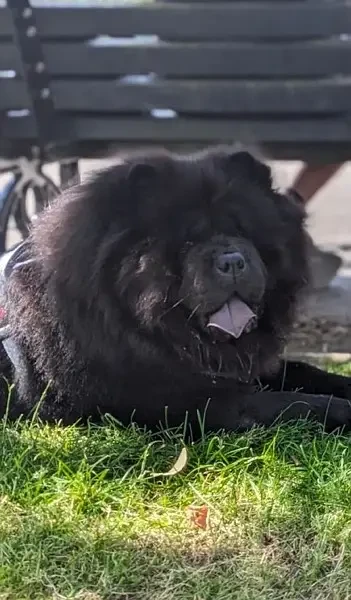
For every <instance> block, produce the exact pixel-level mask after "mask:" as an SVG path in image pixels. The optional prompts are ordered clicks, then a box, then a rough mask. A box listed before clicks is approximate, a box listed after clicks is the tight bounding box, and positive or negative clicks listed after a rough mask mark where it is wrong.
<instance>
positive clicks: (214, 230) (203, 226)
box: [33, 149, 307, 377]
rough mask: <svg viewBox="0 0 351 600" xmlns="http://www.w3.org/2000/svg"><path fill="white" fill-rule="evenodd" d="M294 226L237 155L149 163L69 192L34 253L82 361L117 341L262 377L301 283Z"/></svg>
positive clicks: (256, 167) (296, 209) (301, 254)
mask: <svg viewBox="0 0 351 600" xmlns="http://www.w3.org/2000/svg"><path fill="white" fill-rule="evenodd" d="M303 220H304V212H303V208H302V206H301V205H300V204H299V203H298V202H297V201H296V199H294V198H289V197H287V196H285V195H282V194H280V193H278V192H277V191H276V190H274V189H273V188H272V182H271V173H270V169H269V168H268V167H267V166H266V165H264V164H262V163H261V162H259V161H258V160H256V159H255V158H254V157H253V156H251V155H250V154H248V153H246V152H236V153H232V152H230V151H227V150H224V149H215V150H210V151H208V152H203V153H199V154H194V155H190V156H186V157H179V156H176V157H175V156H173V155H169V154H167V153H160V154H151V155H150V154H147V155H145V156H140V155H139V156H131V157H129V158H127V159H125V160H124V162H123V163H121V164H118V165H116V166H113V167H112V168H108V169H107V170H105V171H102V172H101V173H99V174H98V175H96V176H95V177H94V178H93V179H92V180H91V181H89V182H88V183H86V184H83V185H82V186H78V187H76V188H74V189H73V190H71V191H70V192H68V193H67V194H66V196H65V197H64V198H63V199H60V200H59V201H58V202H57V204H56V205H55V206H54V207H53V208H52V209H51V210H49V211H48V212H47V213H46V214H45V215H44V216H43V217H42V218H41V219H40V220H39V223H38V225H37V227H36V228H35V231H34V234H33V243H34V247H35V248H36V252H37V255H38V256H40V257H41V260H42V264H43V269H44V270H43V277H44V279H45V281H46V282H47V283H46V286H47V289H50V293H51V294H52V295H53V297H54V301H55V302H54V304H55V310H56V311H57V315H56V316H58V318H59V319H60V320H61V321H62V320H63V321H66V322H67V327H69V330H70V331H71V332H72V335H74V336H75V337H76V338H78V341H79V343H80V345H81V347H82V348H83V351H84V352H90V351H91V352H95V353H96V352H97V353H100V355H101V356H104V353H106V356H107V354H108V356H109V359H110V360H111V361H112V362H113V356H114V355H115V360H117V359H118V356H119V340H120V339H121V335H124V336H129V338H133V340H134V342H133V343H134V346H135V348H136V347H137V346H138V343H140V344H141V345H142V343H143V340H145V342H146V341H147V343H148V344H151V345H152V344H155V345H156V346H157V348H158V350H159V349H162V352H164V353H165V356H166V355H169V356H171V355H172V356H174V357H175V358H178V359H180V360H182V361H183V362H184V361H187V360H188V361H190V362H191V363H192V364H193V366H194V365H197V366H198V367H199V368H200V369H202V370H207V371H212V372H213V371H223V372H224V371H226V370H227V371H228V370H230V371H231V372H234V373H237V374H238V376H240V377H243V376H244V374H245V373H248V372H249V370H250V372H251V371H252V369H253V371H252V372H253V374H254V375H257V373H258V372H262V371H263V370H265V369H266V368H267V365H269V363H270V361H271V358H272V355H275V354H276V352H277V349H278V346H279V344H280V343H281V340H282V339H283V337H284V335H285V334H286V331H287V330H288V328H289V326H290V324H291V320H292V318H293V308H294V306H295V301H296V295H297V292H298V291H299V289H300V288H301V287H302V285H303V284H304V283H305V281H306V279H307V275H306V260H305V239H304V231H303ZM138 340H139V342H138Z"/></svg>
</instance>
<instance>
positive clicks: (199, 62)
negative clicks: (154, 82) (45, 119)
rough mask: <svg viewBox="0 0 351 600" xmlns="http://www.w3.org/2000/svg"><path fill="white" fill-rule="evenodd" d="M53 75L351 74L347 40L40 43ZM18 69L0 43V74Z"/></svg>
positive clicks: (8, 49) (11, 48) (9, 51)
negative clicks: (96, 44) (128, 44)
mask: <svg viewBox="0 0 351 600" xmlns="http://www.w3.org/2000/svg"><path fill="white" fill-rule="evenodd" d="M43 50H44V56H45V57H46V61H47V68H48V70H49V73H50V74H51V75H52V76H60V77H62V76H65V75H69V76H76V77H86V76H95V77H101V78H103V77H104V76H109V77H111V76H113V77H117V76H119V75H127V74H129V73H134V74H136V73H138V74H147V73H157V74H159V75H164V76H169V77H211V76H213V77H216V78H220V77H222V78H225V77H250V76H255V75H256V76H258V77H294V76H301V77H307V76H309V77H318V76H325V75H333V74H336V73H345V74H350V73H351V59H350V56H351V40H350V41H347V42H343V41H340V40H326V41H323V42H322V41H320V42H296V43H293V44H287V43H281V44H225V45H224V44H213V43H212V44H206V45H205V44H168V45H165V46H159V47H157V46H156V47H150V46H149V47H135V46H134V47H131V48H125V47H94V46H89V45H84V44H79V43H77V44H72V43H64V44H50V43H49V44H44V47H43ZM5 69H14V70H16V71H17V70H19V71H20V65H19V60H18V54H17V51H16V48H15V47H14V46H13V45H11V44H9V43H5V44H4V43H2V44H1V43H0V70H5Z"/></svg>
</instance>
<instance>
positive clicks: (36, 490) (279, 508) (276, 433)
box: [0, 366, 351, 600]
mask: <svg viewBox="0 0 351 600" xmlns="http://www.w3.org/2000/svg"><path fill="white" fill-rule="evenodd" d="M344 370H345V371H346V372H349V373H351V366H349V367H346V368H345V369H344ZM0 436H1V441H0V456H1V459H0V599H1V600H12V599H16V600H27V599H33V600H34V599H35V600H40V599H49V598H50V599H55V600H64V599H68V598H75V599H77V600H78V599H79V600H100V599H105V600H138V599H140V600H235V599H238V600H246V599H252V600H261V599H262V600H269V599H274V600H278V599H281V600H287V599H294V600H296V599H301V600H302V599H307V598H308V599H311V600H317V599H321V600H322V599H323V600H325V599H333V600H337V599H340V600H341V599H342V600H347V599H348V598H351V437H350V438H348V437H347V436H335V435H326V434H325V433H324V432H323V431H322V429H321V428H319V427H317V426H314V425H313V426H312V425H310V424H309V425H308V424H306V423H300V424H298V425H294V426H284V427H276V428H275V429H273V430H270V431H263V430H260V429H257V430H255V431H251V432H250V433H248V434H246V435H222V436H211V437H209V438H207V439H204V440H203V441H201V442H199V443H197V444H196V445H188V446H187V464H186V465H185V468H184V469H183V470H182V471H181V472H178V473H175V474H174V473H173V474H167V471H169V469H170V468H171V467H172V465H173V464H174V463H175V462H176V460H177V457H179V455H180V454H181V452H182V449H183V448H184V445H183V442H182V440H181V437H180V436H179V435H178V436H177V435H176V434H166V433H165V434H164V435H163V437H162V439H161V438H160V437H155V436H151V435H150V434H146V433H143V432H138V431H137V430H136V429H133V428H130V429H129V430H124V431H123V430H120V429H119V428H118V427H117V426H116V424H115V423H113V422H112V421H108V420H107V421H106V423H105V424H104V426H101V427H93V426H92V427H90V428H88V429H87V428H79V427H70V428H61V427H48V426H43V425H39V424H38V423H31V424H25V423H17V424H13V425H9V424H6V423H4V424H1V423H0ZM181 456H182V457H184V450H183V452H182V454H181ZM175 470H177V469H175ZM194 505H195V506H205V507H207V510H208V519H207V522H206V527H204V528H201V527H199V526H197V525H196V523H195V522H194V518H192V517H193V516H194V514H195V511H194V510H190V509H189V507H191V506H194Z"/></svg>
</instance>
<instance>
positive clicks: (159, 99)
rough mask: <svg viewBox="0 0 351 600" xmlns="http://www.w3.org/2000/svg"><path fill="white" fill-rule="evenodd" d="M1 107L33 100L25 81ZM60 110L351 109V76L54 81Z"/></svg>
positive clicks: (8, 90)
mask: <svg viewBox="0 0 351 600" xmlns="http://www.w3.org/2000/svg"><path fill="white" fill-rule="evenodd" d="M1 89H2V95H1V96H0V110H1V109H9V108H12V109H20V108H23V107H26V106H28V105H29V99H28V95H27V92H26V88H25V85H24V83H23V82H22V81H16V80H11V79H8V80H4V81H3V82H2V84H1ZM51 89H52V93H53V99H54V105H55V108H56V109H57V110H60V111H77V112H78V111H80V112H98V113H103V112H113V113H118V112H119V113H133V112H139V113H140V112H144V113H145V112H149V111H150V110H151V109H153V108H171V109H173V110H175V111H178V112H182V113H187V114H201V113H207V114H212V115H213V114H217V115H220V114H221V113H224V114H235V113H240V114H254V113H256V114H257V113H259V114H263V113H266V114H272V113H278V114H284V113H285V114H286V113H292V114H301V113H310V114H311V113H316V114H325V113H336V112H341V111H345V112H350V110H351V77H350V78H348V79H345V80H342V79H340V80H339V81H337V80H335V79H329V80H315V81H302V80H299V81H292V80H290V81H289V80H287V81H254V80H249V81H236V82H227V81H225V82H223V81H211V82H204V81H201V82H199V81H177V82H170V81H163V82H162V81H159V82H155V83H153V84H151V85H150V84H149V85H132V84H126V83H115V82H113V81H108V82H107V81H99V80H96V81H54V82H53V83H52V88H51Z"/></svg>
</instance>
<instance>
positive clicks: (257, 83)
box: [0, 0, 351, 157]
mask: <svg viewBox="0 0 351 600" xmlns="http://www.w3.org/2000/svg"><path fill="white" fill-rule="evenodd" d="M34 14H35V19H36V25H37V32H38V34H39V39H40V42H41V45H42V52H43V56H44V62H45V69H46V72H47V74H48V76H49V89H50V94H51V96H50V99H51V100H52V101H53V106H54V110H55V118H53V119H51V121H50V132H48V137H49V138H50V139H51V140H52V141H54V142H55V144H56V143H60V144H61V145H62V144H63V145H66V144H69V143H77V142H79V144H82V147H83V146H84V144H85V145H86V147H89V144H90V145H92V144H96V143H103V144H104V143H110V142H111V143H112V142H118V144H128V145H130V144H140V143H146V144H150V143H157V144H158V143H161V144H177V143H180V144H183V143H191V144H207V143H211V142H222V141H224V142H228V141H229V142H231V141H233V140H240V141H243V142H245V143H259V144H265V145H268V147H269V148H270V149H271V151H272V153H273V154H275V155H278V156H291V155H295V154H298V156H299V157H301V153H303V152H304V151H306V153H307V152H308V150H310V151H313V149H315V150H316V149H317V151H318V149H319V150H320V148H321V145H324V146H325V145H328V147H329V148H330V149H333V152H334V151H335V148H336V149H337V151H338V154H340V153H346V155H347V154H349V155H351V150H350V141H351V120H350V116H351V77H350V76H351V5H350V4H347V2H346V1H340V0H335V1H333V2H321V1H319V0H318V1H314V0H311V1H307V0H305V1H303V0H302V1H301V0H296V1H287V0H285V1H284V0H283V1H282V0H276V1H275V2H265V1H261V2H255V3H250V2H249V1H248V2H246V3H242V2H240V3H236V2H221V3H219V2H205V3H203V4H199V3H197V2H193V3H189V2H188V3H186V2H180V3H177V4H172V3H168V2H166V3H163V4H162V3H155V4H149V5H139V6H112V7H109V8H107V7H106V8H105V7H104V8H102V7H86V8H73V7H72V8H71V7H69V8H55V7H52V8H51V7H47V8H35V9H34ZM13 35H14V31H13V22H12V19H11V14H10V11H9V9H8V8H0V72H3V75H4V72H7V75H8V77H7V78H6V77H5V78H4V77H2V78H1V79H0V131H1V134H0V135H1V137H2V139H8V140H12V141H13V143H15V142H16V143H22V144H23V143H26V144H27V143H28V144H33V143H35V140H36V136H37V131H36V123H35V121H34V120H33V116H32V114H31V113H30V112H29V113H28V114H27V113H26V111H31V106H32V104H31V90H29V89H28V86H27V83H26V81H25V80H24V79H23V68H22V61H21V56H20V53H19V50H18V45H16V43H15V39H14V37H13ZM135 36H137V37H135ZM12 75H14V77H12ZM9 111H10V112H9ZM14 111H15V112H14ZM18 111H20V112H18ZM1 113H2V115H3V117H2V118H1ZM21 115H22V116H21ZM39 118H40V115H39Z"/></svg>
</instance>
